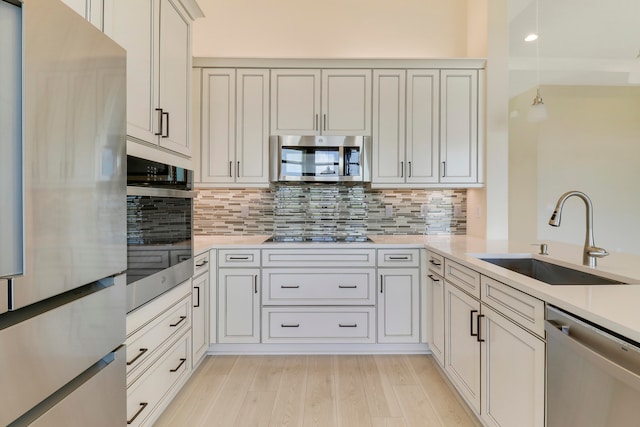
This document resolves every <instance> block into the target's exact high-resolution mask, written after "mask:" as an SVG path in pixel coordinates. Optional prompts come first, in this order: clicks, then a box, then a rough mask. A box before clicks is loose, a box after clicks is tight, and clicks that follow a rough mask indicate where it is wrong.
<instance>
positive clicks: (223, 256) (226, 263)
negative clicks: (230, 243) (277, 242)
mask: <svg viewBox="0 0 640 427" xmlns="http://www.w3.org/2000/svg"><path fill="white" fill-rule="evenodd" d="M218 267H260V249H220V250H218Z"/></svg>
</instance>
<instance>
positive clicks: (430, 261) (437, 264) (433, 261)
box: [429, 258, 442, 267]
mask: <svg viewBox="0 0 640 427" xmlns="http://www.w3.org/2000/svg"><path fill="white" fill-rule="evenodd" d="M429 264H432V265H435V266H436V267H440V266H441V265H442V264H440V263H439V262H436V260H435V259H433V258H431V259H430V260H429Z"/></svg>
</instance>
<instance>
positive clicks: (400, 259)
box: [389, 255, 409, 261]
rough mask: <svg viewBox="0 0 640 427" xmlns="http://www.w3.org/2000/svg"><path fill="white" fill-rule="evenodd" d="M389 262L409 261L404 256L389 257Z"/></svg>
mask: <svg viewBox="0 0 640 427" xmlns="http://www.w3.org/2000/svg"><path fill="white" fill-rule="evenodd" d="M389 259H390V260H394V261H408V260H409V256H408V255H405V256H390V257H389Z"/></svg>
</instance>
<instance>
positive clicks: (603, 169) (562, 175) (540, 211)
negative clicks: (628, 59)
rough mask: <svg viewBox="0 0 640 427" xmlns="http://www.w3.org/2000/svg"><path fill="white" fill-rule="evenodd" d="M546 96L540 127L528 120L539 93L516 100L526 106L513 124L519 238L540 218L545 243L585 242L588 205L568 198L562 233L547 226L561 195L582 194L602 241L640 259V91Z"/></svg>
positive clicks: (558, 91) (513, 204) (560, 91)
mask: <svg viewBox="0 0 640 427" xmlns="http://www.w3.org/2000/svg"><path fill="white" fill-rule="evenodd" d="M541 91H542V97H543V99H544V102H545V105H546V106H547V109H548V111H549V119H548V120H547V121H545V122H542V123H540V124H531V123H527V121H526V113H527V108H528V107H527V105H528V104H529V103H530V101H531V100H532V99H533V92H530V93H525V94H523V95H521V96H519V97H517V98H515V99H513V100H512V101H511V107H512V108H515V109H520V115H519V117H518V118H516V119H512V120H511V121H510V151H511V156H510V170H511V174H510V181H511V183H512V186H513V187H514V188H513V189H512V190H513V191H511V192H510V221H511V224H512V227H511V228H512V230H515V231H513V233H514V235H516V234H520V235H522V236H525V237H526V235H525V234H524V232H522V230H526V229H527V228H531V226H532V222H533V220H534V219H535V225H536V227H535V228H536V229H537V235H536V236H535V237H537V238H538V239H540V240H546V241H549V240H552V241H562V242H568V243H574V244H580V245H581V244H583V242H584V237H585V208H584V204H583V203H582V202H581V201H580V200H578V199H576V198H572V199H570V200H569V201H567V203H566V204H565V208H564V211H563V214H562V224H561V226H560V227H559V228H554V227H551V226H549V225H548V224H547V222H548V220H549V217H550V216H551V213H552V211H553V207H554V206H555V203H556V201H557V199H558V197H559V196H560V195H561V194H563V193H564V192H566V191H569V190H580V191H583V192H585V193H587V194H588V195H589V197H590V198H591V200H592V202H593V205H594V235H595V240H596V244H597V245H598V246H602V247H604V248H606V249H607V250H609V251H622V252H629V253H638V254H640V227H638V224H637V221H638V219H639V218H640V192H639V191H638V184H640V167H638V165H639V159H640V87H584V86H574V87H567V86H562V87H558V86H545V87H543V88H542V89H541ZM523 108H524V110H522V109H523ZM534 212H535V216H533V213H534ZM533 237H534V236H528V238H533Z"/></svg>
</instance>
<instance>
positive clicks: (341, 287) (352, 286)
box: [338, 285, 358, 289]
mask: <svg viewBox="0 0 640 427" xmlns="http://www.w3.org/2000/svg"><path fill="white" fill-rule="evenodd" d="M357 287H358V285H338V289H356V288H357Z"/></svg>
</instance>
